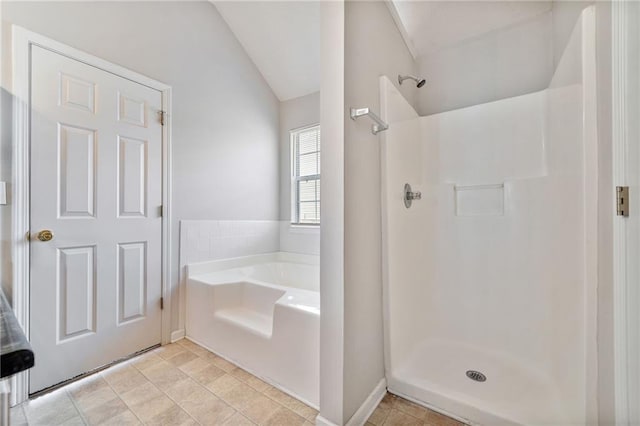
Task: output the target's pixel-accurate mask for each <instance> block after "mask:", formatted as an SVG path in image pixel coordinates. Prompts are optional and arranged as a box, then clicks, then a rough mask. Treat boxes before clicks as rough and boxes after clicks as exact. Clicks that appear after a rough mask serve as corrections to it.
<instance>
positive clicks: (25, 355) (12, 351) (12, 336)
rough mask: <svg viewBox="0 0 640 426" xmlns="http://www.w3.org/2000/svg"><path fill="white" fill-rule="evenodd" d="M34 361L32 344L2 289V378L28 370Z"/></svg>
mask: <svg viewBox="0 0 640 426" xmlns="http://www.w3.org/2000/svg"><path fill="white" fill-rule="evenodd" d="M34 363H35V359H34V355H33V350H32V349H31V345H30V344H29V342H28V341H27V337H26V336H25V335H24V332H23V331H22V327H20V324H18V320H17V319H16V316H15V315H14V314H13V309H11V306H9V302H7V299H6V297H5V296H4V293H2V291H0V378H4V377H9V376H11V375H14V374H16V373H19V372H21V371H24V370H27V369H29V368H31V367H33V365H34Z"/></svg>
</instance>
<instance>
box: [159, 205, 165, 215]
mask: <svg viewBox="0 0 640 426" xmlns="http://www.w3.org/2000/svg"><path fill="white" fill-rule="evenodd" d="M158 211H159V213H160V217H162V216H163V215H164V206H160V208H159V209H158Z"/></svg>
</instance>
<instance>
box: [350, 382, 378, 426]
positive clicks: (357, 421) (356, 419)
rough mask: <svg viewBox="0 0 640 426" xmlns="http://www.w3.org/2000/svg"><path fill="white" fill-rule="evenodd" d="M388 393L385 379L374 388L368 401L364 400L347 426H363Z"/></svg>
mask: <svg viewBox="0 0 640 426" xmlns="http://www.w3.org/2000/svg"><path fill="white" fill-rule="evenodd" d="M386 393H387V381H386V379H385V378H384V377H383V378H382V379H380V381H379V382H378V384H377V385H376V386H375V387H374V388H373V390H372V391H371V393H370V394H369V396H368V397H367V399H365V400H364V402H363V403H362V405H361V406H360V408H358V410H357V411H356V412H355V413H354V414H353V416H351V418H350V419H349V421H348V422H347V424H346V426H362V425H363V424H365V423H366V422H367V420H368V419H369V417H371V414H373V412H374V410H375V409H376V408H377V407H378V404H380V401H382V398H384V396H385V395H386Z"/></svg>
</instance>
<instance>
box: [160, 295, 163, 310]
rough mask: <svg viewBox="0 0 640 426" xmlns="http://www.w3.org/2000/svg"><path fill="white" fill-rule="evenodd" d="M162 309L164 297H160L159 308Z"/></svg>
mask: <svg viewBox="0 0 640 426" xmlns="http://www.w3.org/2000/svg"><path fill="white" fill-rule="evenodd" d="M163 309H164V297H161V298H160V310H163Z"/></svg>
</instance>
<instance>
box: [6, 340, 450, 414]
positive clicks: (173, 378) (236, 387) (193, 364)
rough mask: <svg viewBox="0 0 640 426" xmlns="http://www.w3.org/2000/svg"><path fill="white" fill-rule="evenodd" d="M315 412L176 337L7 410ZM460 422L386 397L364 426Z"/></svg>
mask: <svg viewBox="0 0 640 426" xmlns="http://www.w3.org/2000/svg"><path fill="white" fill-rule="evenodd" d="M317 414H318V412H317V411H316V410H314V409H313V408H311V407H309V406H307V405H305V404H304V403H302V402H300V401H298V400H297V399H294V398H292V397H290V396H289V395H287V394H285V393H284V392H281V391H280V390H278V389H276V388H274V387H273V386H271V385H269V384H267V383H265V382H263V381H262V380H260V379H258V378H257V377H255V376H253V375H251V374H249V373H248V372H246V371H244V370H242V369H241V368H238V367H236V366H235V365H234V364H232V363H230V362H228V361H226V360H224V359H222V358H220V357H218V356H216V355H215V354H213V353H211V352H209V351H207V350H206V349H204V348H202V347H200V346H198V345H196V344H194V343H192V342H190V341H189V340H180V341H179V342H177V343H173V344H171V345H167V346H163V347H161V348H158V349H155V350H153V351H150V352H147V353H145V354H144V355H141V356H139V357H136V358H134V359H131V360H129V361H127V362H124V363H122V364H118V365H115V366H113V367H110V368H108V369H106V370H103V371H101V372H100V373H97V374H95V375H92V376H90V377H87V378H85V379H82V380H80V381H78V382H75V383H72V384H70V385H67V386H64V387H63V388H60V389H58V390H56V391H54V392H51V393H49V394H47V395H44V396H42V397H40V398H36V399H34V400H31V401H29V402H26V403H24V404H22V405H19V406H17V407H14V408H12V409H11V425H16V426H17V425H20V426H22V425H32V426H35V425H42V426H55V425H118V426H120V425H138V424H146V425H171V426H174V425H175V426H179V425H227V426H243V425H256V424H257V425H273V426H309V425H312V424H315V417H316V415H317ZM371 425H374V426H394V425H427V426H459V425H461V423H459V422H457V421H455V420H452V419H449V418H448V417H445V416H442V415H441V414H438V413H435V412H433V411H431V410H428V409H426V408H423V407H420V406H418V405H416V404H413V403H412V402H409V401H406V400H404V399H402V398H399V397H396V396H393V395H391V394H387V395H386V396H385V397H384V399H383V400H382V401H381V402H380V405H379V406H378V407H377V408H376V410H375V411H374V413H373V414H372V415H371V417H370V418H369V420H368V422H367V426H371Z"/></svg>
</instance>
